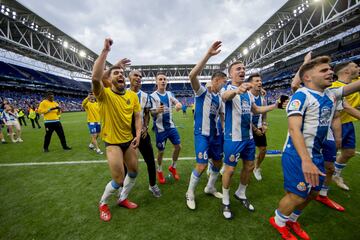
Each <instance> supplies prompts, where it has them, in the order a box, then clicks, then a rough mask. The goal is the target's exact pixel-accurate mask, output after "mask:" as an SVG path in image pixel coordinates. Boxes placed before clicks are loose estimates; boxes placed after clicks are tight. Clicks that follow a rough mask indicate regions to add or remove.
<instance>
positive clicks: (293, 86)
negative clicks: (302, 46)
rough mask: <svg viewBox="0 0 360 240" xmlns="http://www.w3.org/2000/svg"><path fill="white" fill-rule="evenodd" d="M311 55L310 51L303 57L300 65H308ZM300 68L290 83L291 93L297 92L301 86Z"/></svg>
mask: <svg viewBox="0 0 360 240" xmlns="http://www.w3.org/2000/svg"><path fill="white" fill-rule="evenodd" d="M311 54H312V52H311V51H310V52H308V53H307V54H306V55H305V57H304V62H303V64H302V65H304V64H306V63H308V62H310V61H311ZM302 65H301V66H302ZM301 66H300V67H299V70H298V71H297V72H296V74H295V76H294V78H293V79H292V81H291V90H292V91H293V92H296V90H298V89H299V88H300V84H301V79H300V68H301Z"/></svg>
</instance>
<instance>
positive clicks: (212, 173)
mask: <svg viewBox="0 0 360 240" xmlns="http://www.w3.org/2000/svg"><path fill="white" fill-rule="evenodd" d="M218 176H219V169H217V172H215V171H214V168H212V169H211V171H210V176H209V180H208V183H207V185H206V186H207V187H208V188H215V182H216V180H217V178H218Z"/></svg>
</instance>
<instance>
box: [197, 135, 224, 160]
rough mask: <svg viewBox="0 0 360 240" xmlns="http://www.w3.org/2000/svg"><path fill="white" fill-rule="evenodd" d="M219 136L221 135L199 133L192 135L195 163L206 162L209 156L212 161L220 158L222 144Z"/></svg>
mask: <svg viewBox="0 0 360 240" xmlns="http://www.w3.org/2000/svg"><path fill="white" fill-rule="evenodd" d="M221 137H222V136H221V135H219V136H214V137H209V136H204V135H201V134H196V135H195V136H194V141H195V153H196V162H197V163H201V164H207V163H208V161H209V158H211V159H212V160H214V161H219V160H221V159H222V157H223V156H222V155H223V148H222V147H223V145H222V140H221Z"/></svg>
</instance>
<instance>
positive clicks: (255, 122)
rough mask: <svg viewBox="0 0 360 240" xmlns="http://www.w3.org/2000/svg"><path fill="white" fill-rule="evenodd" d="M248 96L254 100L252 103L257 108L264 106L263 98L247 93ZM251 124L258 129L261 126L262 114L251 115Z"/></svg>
mask: <svg viewBox="0 0 360 240" xmlns="http://www.w3.org/2000/svg"><path fill="white" fill-rule="evenodd" d="M249 94H250V95H251V97H252V98H253V99H254V102H255V104H256V105H257V106H259V107H261V106H266V102H265V98H264V97H263V96H261V95H260V94H259V96H255V95H254V94H252V93H251V92H250V91H249ZM252 124H253V125H254V126H255V127H257V128H259V127H261V126H262V114H253V115H252Z"/></svg>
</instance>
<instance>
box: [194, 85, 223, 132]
mask: <svg viewBox="0 0 360 240" xmlns="http://www.w3.org/2000/svg"><path fill="white" fill-rule="evenodd" d="M221 108H222V104H221V98H220V95H219V94H218V93H211V92H209V91H208V90H207V89H206V88H205V87H204V86H200V88H199V90H198V91H197V92H195V114H194V119H195V124H194V134H201V135H204V136H216V135H219V130H218V127H217V124H216V121H217V120H218V118H219V113H220V112H221Z"/></svg>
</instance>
